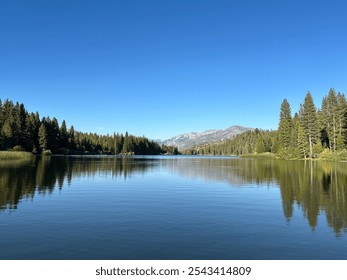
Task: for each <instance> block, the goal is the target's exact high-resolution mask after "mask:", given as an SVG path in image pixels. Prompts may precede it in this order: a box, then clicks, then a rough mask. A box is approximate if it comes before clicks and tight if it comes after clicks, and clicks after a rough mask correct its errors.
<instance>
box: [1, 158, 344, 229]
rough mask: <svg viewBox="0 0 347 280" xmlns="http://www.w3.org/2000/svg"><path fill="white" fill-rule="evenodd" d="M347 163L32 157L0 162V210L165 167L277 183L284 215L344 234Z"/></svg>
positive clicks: (233, 181) (239, 182)
mask: <svg viewBox="0 0 347 280" xmlns="http://www.w3.org/2000/svg"><path fill="white" fill-rule="evenodd" d="M346 166H347V163H329V162H318V161H280V160H264V159H259V160H258V159H237V158H235V159H230V158H198V157H196V158H187V157H143V158H142V157H123V158H122V157H33V158H32V159H29V160H23V161H6V162H5V161H3V162H1V163H0V209H2V210H4V209H16V208H17V205H18V203H20V201H21V200H22V199H33V198H34V197H35V195H37V194H49V193H52V192H53V191H54V190H55V189H56V188H59V189H61V188H63V187H64V186H66V185H70V184H71V182H72V180H73V179H74V178H80V177H88V178H91V180H92V178H95V177H97V176H100V175H105V176H112V177H114V178H117V177H120V178H123V179H128V178H129V177H130V178H131V175H132V174H134V173H142V174H145V173H146V172H149V171H151V170H153V169H157V168H163V169H165V170H168V171H170V172H172V173H175V174H178V175H180V176H186V177H195V178H196V177H198V178H203V179H204V180H208V181H211V182H215V181H224V182H228V183H229V184H230V185H231V186H232V187H243V186H244V185H245V184H248V185H249V184H256V185H263V186H271V187H279V188H280V192H281V199H282V204H283V212H284V216H285V218H286V219H287V220H288V221H290V220H291V218H292V217H293V211H294V205H295V204H297V205H298V206H299V207H300V209H302V212H303V214H304V216H305V217H306V218H307V220H308V223H309V225H310V226H311V227H312V228H313V229H315V228H316V226H317V223H318V217H319V215H320V214H322V213H325V215H326V219H327V222H328V224H329V226H330V227H331V228H333V230H334V231H335V233H336V235H340V234H341V231H343V230H344V231H345V230H346V229H347V202H346V201H347V169H346Z"/></svg>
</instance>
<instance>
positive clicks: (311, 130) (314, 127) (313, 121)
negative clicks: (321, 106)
mask: <svg viewBox="0 0 347 280" xmlns="http://www.w3.org/2000/svg"><path fill="white" fill-rule="evenodd" d="M300 117H301V123H302V126H303V128H304V131H305V134H306V140H307V144H308V148H309V149H308V150H309V157H310V158H313V145H314V144H315V143H317V141H318V137H319V136H318V135H319V130H318V122H317V110H316V107H315V105H314V102H313V99H312V95H311V93H310V92H307V94H306V97H305V100H304V104H303V106H302V111H301V116H300Z"/></svg>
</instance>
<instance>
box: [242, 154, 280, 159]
mask: <svg viewBox="0 0 347 280" xmlns="http://www.w3.org/2000/svg"><path fill="white" fill-rule="evenodd" d="M240 158H264V159H274V158H277V157H276V155H275V154H273V153H261V154H247V155H241V156H240Z"/></svg>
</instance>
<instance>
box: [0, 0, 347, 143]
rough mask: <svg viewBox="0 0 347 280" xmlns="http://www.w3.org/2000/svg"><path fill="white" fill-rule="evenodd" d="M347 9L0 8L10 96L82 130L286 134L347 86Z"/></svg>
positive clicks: (4, 80)
mask: <svg viewBox="0 0 347 280" xmlns="http://www.w3.org/2000/svg"><path fill="white" fill-rule="evenodd" d="M346 12H347V2H346V1H342V0H341V1H334V0H329V1H319V0H318V1H305V0H301V1H297V0H291V1H286V0H284V1H278V0H272V1H270V0H262V1H256V0H253V1H250V0H209V1H205V0H171V1H169V0H166V1H164V0H133V1H132V0H118V1H117V0H113V1H106V0H97V1H92V0H69V1H65V0H50V1H47V0H41V1H38V0H30V1H27V0H21V1H19V0H1V1H0V98H1V99H5V98H9V99H12V100H14V101H19V102H23V103H24V104H25V105H26V107H27V109H28V110H29V111H39V112H40V113H41V116H44V115H49V116H51V117H53V116H55V117H57V118H58V120H59V121H60V122H61V121H62V119H66V121H67V124H68V125H71V124H74V125H75V128H76V129H77V130H81V131H86V132H89V131H90V132H98V133H102V134H104V133H112V132H113V131H117V132H123V133H124V132H125V131H126V130H128V131H129V132H130V133H131V134H135V135H139V136H140V135H145V136H147V137H149V138H152V139H157V138H161V139H165V138H169V137H171V136H175V135H177V134H181V133H184V132H190V131H202V130H206V129H213V128H226V127H228V126H231V125H235V124H238V125H243V126H248V127H258V128H264V129H276V128H277V125H278V115H279V108H280V104H281V102H282V100H283V99H284V98H287V99H288V101H289V103H290V104H291V106H292V112H293V113H294V112H296V111H297V110H298V108H299V105H300V103H302V102H303V99H304V96H305V94H306V92H307V91H308V90H310V91H311V93H312V95H313V97H314V99H315V103H316V106H320V103H321V99H322V97H323V96H325V95H326V94H327V93H328V91H329V88H331V87H334V88H335V89H336V90H337V91H341V92H344V91H346V90H347V17H346Z"/></svg>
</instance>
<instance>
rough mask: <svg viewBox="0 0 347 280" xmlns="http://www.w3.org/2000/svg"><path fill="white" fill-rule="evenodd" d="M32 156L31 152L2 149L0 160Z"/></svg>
mask: <svg viewBox="0 0 347 280" xmlns="http://www.w3.org/2000/svg"><path fill="white" fill-rule="evenodd" d="M31 157H32V153H29V152H15V151H0V160H8V159H29V158H31Z"/></svg>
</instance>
